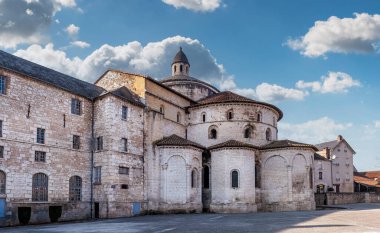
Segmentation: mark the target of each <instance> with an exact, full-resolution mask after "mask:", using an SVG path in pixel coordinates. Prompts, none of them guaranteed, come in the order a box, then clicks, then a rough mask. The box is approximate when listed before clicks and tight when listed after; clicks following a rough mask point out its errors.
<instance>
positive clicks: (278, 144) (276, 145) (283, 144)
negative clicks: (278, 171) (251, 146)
mask: <svg viewBox="0 0 380 233" xmlns="http://www.w3.org/2000/svg"><path fill="white" fill-rule="evenodd" d="M289 147H290V148H292V147H294V148H297V147H298V148H299V147H304V148H310V149H313V150H315V151H318V149H317V148H316V147H315V146H314V145H310V144H305V143H300V142H295V141H291V140H278V141H273V142H271V143H269V144H267V145H265V146H262V147H261V148H260V149H262V150H268V149H280V148H289Z"/></svg>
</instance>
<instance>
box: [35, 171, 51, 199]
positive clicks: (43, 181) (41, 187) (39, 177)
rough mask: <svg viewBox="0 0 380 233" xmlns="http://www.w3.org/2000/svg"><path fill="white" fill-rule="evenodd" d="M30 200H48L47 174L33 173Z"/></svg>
mask: <svg viewBox="0 0 380 233" xmlns="http://www.w3.org/2000/svg"><path fill="white" fill-rule="evenodd" d="M32 201H48V176H47V175H46V174H44V173H36V174H34V175H33V182H32Z"/></svg>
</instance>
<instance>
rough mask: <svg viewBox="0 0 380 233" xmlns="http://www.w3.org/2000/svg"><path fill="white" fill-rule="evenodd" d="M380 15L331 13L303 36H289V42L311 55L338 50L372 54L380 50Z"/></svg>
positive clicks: (293, 46)
mask: <svg viewBox="0 0 380 233" xmlns="http://www.w3.org/2000/svg"><path fill="white" fill-rule="evenodd" d="M379 42H380V15H378V14H374V15H370V14H367V13H362V14H354V18H338V17H336V16H331V17H330V18H328V19H327V21H316V22H315V24H314V26H313V27H311V28H310V29H309V31H308V32H307V33H306V34H305V35H304V36H302V37H300V38H298V39H289V40H288V41H287V42H286V44H287V45H288V46H289V47H290V48H292V49H293V50H299V51H300V52H301V54H303V55H304V56H307V57H319V56H325V55H326V53H328V52H334V53H352V52H354V53H368V52H374V51H377V50H378V44H379Z"/></svg>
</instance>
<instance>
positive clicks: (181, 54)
mask: <svg viewBox="0 0 380 233" xmlns="http://www.w3.org/2000/svg"><path fill="white" fill-rule="evenodd" d="M177 62H182V63H185V64H188V65H189V66H190V63H189V60H187V57H186V54H185V53H184V52H183V51H182V47H179V51H178V52H177V54H176V55H175V56H174V59H173V62H172V64H174V63H177Z"/></svg>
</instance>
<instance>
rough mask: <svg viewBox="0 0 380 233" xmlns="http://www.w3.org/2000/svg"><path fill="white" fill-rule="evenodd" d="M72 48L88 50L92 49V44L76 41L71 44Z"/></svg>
mask: <svg viewBox="0 0 380 233" xmlns="http://www.w3.org/2000/svg"><path fill="white" fill-rule="evenodd" d="M70 44H71V45H72V46H75V47H79V48H88V47H90V44H89V43H87V42H85V41H80V40H76V41H73V42H71V43H70Z"/></svg>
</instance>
